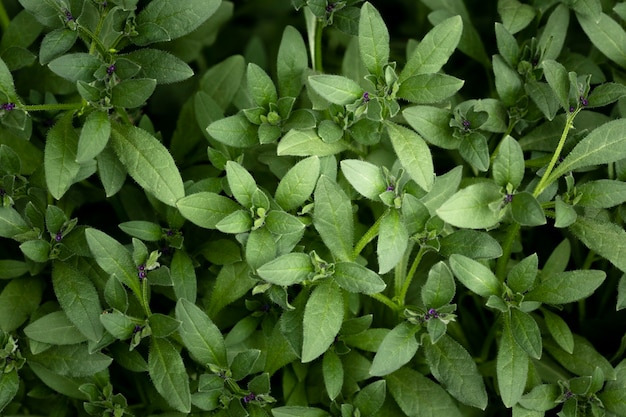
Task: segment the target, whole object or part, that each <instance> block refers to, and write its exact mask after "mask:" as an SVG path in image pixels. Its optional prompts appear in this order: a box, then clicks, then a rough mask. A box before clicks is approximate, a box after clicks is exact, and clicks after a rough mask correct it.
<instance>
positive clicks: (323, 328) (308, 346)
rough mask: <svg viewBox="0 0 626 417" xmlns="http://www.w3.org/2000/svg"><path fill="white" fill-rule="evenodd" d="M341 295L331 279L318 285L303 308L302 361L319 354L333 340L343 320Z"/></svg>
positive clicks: (309, 359) (304, 361) (305, 361)
mask: <svg viewBox="0 0 626 417" xmlns="http://www.w3.org/2000/svg"><path fill="white" fill-rule="evenodd" d="M343 314H344V313H343V295H342V291H341V289H340V288H339V287H338V286H337V285H336V284H334V283H333V282H332V281H326V282H324V283H322V284H320V285H318V286H317V287H316V288H315V289H314V290H313V292H312V293H311V296H310V297H309V300H308V301H307V303H306V307H305V308H304V319H303V328H304V333H303V340H302V362H303V363H307V362H311V361H312V360H314V359H316V358H318V357H319V356H321V355H322V354H323V353H324V352H325V351H326V350H327V349H328V348H329V346H330V345H331V344H332V343H333V342H334V340H335V336H337V334H338V333H339V329H340V328H341V323H342V322H343Z"/></svg>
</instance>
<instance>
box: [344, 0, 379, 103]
mask: <svg viewBox="0 0 626 417" xmlns="http://www.w3.org/2000/svg"><path fill="white" fill-rule="evenodd" d="M358 40H359V52H360V54H361V60H362V61H363V64H364V65H365V68H367V70H368V71H369V73H370V74H374V75H378V76H380V75H383V67H384V66H385V65H386V64H387V61H388V60H389V32H388V31H387V26H386V25H385V22H384V21H383V18H382V17H381V15H380V13H379V12H378V10H376V9H375V8H374V6H372V5H371V4H370V3H369V2H366V3H364V4H363V7H361V17H360V19H359V37H358ZM345 104H347V103H345Z"/></svg>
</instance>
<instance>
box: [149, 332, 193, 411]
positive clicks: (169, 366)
mask: <svg viewBox="0 0 626 417" xmlns="http://www.w3.org/2000/svg"><path fill="white" fill-rule="evenodd" d="M148 373H149V374H150V379H152V383H153V384H154V387H155V388H156V390H157V392H158V393H159V394H161V396H162V397H163V398H164V399H165V400H166V401H167V403H168V404H169V405H170V406H172V407H173V408H175V409H176V410H178V411H180V412H181V413H189V412H190V411H191V393H190V390H189V376H188V375H187V371H186V370H185V364H184V363H183V359H182V358H181V357H180V354H179V353H178V351H177V350H176V348H175V347H174V346H173V345H172V344H171V343H170V342H169V341H168V340H167V339H161V338H156V337H153V338H152V339H151V340H150V352H149V354H148Z"/></svg>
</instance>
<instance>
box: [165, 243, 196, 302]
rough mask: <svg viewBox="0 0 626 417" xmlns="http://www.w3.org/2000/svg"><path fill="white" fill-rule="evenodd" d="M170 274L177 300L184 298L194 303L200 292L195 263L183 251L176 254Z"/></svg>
mask: <svg viewBox="0 0 626 417" xmlns="http://www.w3.org/2000/svg"><path fill="white" fill-rule="evenodd" d="M170 274H171V276H172V284H173V287H174V294H175V295H176V298H177V299H181V298H184V299H186V300H188V301H189V302H191V303H194V302H195V301H196V295H197V292H198V291H197V289H198V283H197V280H196V271H195V268H194V264H193V261H192V259H191V257H190V256H189V255H188V254H187V253H186V252H184V251H181V250H177V251H176V252H174V256H173V257H172V263H171V264H170Z"/></svg>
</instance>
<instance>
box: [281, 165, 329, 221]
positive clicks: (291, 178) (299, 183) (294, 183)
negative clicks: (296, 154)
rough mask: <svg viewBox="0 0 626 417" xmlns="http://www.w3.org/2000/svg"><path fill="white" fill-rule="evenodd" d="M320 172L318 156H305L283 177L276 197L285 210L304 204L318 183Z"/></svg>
mask: <svg viewBox="0 0 626 417" xmlns="http://www.w3.org/2000/svg"><path fill="white" fill-rule="evenodd" d="M319 174H320V159H319V158H318V157H317V156H311V157H308V158H305V159H303V160H301V161H299V162H298V163H296V164H295V165H294V166H292V167H291V168H290V169H289V171H287V173H286V174H285V175H284V176H283V177H282V179H281V180H280V182H279V183H278V187H276V193H275V195H274V198H275V200H276V202H277V203H278V205H280V206H281V207H282V208H283V209H284V210H286V211H290V210H294V209H296V208H298V207H300V206H301V205H302V204H304V203H305V202H306V201H307V200H308V199H309V197H310V196H311V194H313V191H314V190H315V186H316V184H317V179H318V178H319Z"/></svg>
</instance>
